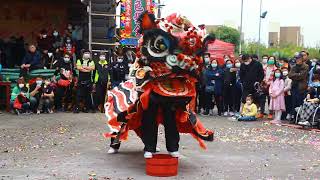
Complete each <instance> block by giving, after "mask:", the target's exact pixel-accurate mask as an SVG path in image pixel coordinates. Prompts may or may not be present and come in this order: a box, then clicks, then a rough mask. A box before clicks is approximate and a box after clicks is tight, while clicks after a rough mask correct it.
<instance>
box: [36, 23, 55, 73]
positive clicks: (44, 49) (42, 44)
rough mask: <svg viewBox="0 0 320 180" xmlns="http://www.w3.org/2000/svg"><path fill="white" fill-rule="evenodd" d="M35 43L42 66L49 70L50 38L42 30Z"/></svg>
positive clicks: (45, 31)
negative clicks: (39, 53)
mask: <svg viewBox="0 0 320 180" xmlns="http://www.w3.org/2000/svg"><path fill="white" fill-rule="evenodd" d="M37 42H38V48H39V51H40V52H41V57H42V60H41V61H42V64H43V66H44V67H45V68H50V60H49V59H50V57H49V54H48V53H49V50H51V49H52V37H51V36H49V35H48V32H47V30H45V29H43V30H42V31H41V32H40V36H39V38H38V40H37Z"/></svg>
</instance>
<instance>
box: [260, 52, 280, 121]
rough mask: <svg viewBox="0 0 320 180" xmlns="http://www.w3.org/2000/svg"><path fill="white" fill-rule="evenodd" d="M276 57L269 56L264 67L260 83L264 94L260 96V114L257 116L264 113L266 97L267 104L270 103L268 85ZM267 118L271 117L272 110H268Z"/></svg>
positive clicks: (271, 77) (271, 79)
mask: <svg viewBox="0 0 320 180" xmlns="http://www.w3.org/2000/svg"><path fill="white" fill-rule="evenodd" d="M276 64H277V62H276V58H275V57H274V56H270V57H269V59H268V61H267V65H266V66H265V67H264V73H265V74H264V75H265V76H264V79H263V83H262V84H261V85H262V89H263V91H264V92H265V94H264V95H262V96H261V98H260V99H261V100H260V103H259V104H260V105H259V106H260V114H259V115H258V116H257V117H258V118H263V117H264V114H265V104H266V99H268V105H269V104H270V95H269V87H270V84H271V83H272V81H273V75H274V71H275V70H276V69H277V67H276ZM268 119H272V112H269V115H268Z"/></svg>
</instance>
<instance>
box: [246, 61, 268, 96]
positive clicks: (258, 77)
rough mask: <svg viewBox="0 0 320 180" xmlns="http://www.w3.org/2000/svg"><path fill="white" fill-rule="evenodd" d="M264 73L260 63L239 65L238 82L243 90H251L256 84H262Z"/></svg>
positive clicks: (253, 62)
mask: <svg viewBox="0 0 320 180" xmlns="http://www.w3.org/2000/svg"><path fill="white" fill-rule="evenodd" d="M263 78H264V71H263V67H262V65H261V63H259V62H258V61H254V60H253V61H252V62H251V63H250V64H249V65H246V64H244V63H243V64H241V67H240V81H241V83H242V86H243V89H244V90H246V89H247V90H253V89H254V84H255V83H256V82H262V80H263Z"/></svg>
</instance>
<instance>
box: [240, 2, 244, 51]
mask: <svg viewBox="0 0 320 180" xmlns="http://www.w3.org/2000/svg"><path fill="white" fill-rule="evenodd" d="M242 20H243V0H241V20H240V44H239V54H241V52H242V39H243V37H242Z"/></svg>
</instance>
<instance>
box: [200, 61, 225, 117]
mask: <svg viewBox="0 0 320 180" xmlns="http://www.w3.org/2000/svg"><path fill="white" fill-rule="evenodd" d="M223 76H224V72H223V69H222V68H220V67H219V66H218V61H217V60H215V59H214V60H212V61H211V66H210V67H208V68H207V70H206V71H205V79H206V88H205V91H206V100H205V101H206V102H205V104H206V110H205V112H204V114H203V115H209V113H210V110H212V109H213V106H214V104H213V102H212V97H214V101H215V103H216V105H217V108H218V115H219V116H221V115H222V112H223V101H222V100H223V97H222V89H223Z"/></svg>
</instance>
